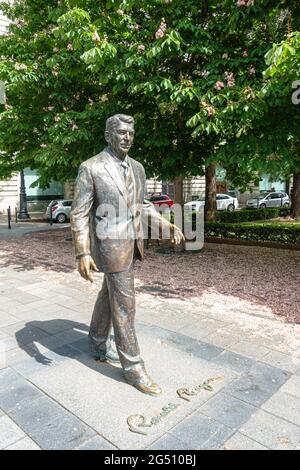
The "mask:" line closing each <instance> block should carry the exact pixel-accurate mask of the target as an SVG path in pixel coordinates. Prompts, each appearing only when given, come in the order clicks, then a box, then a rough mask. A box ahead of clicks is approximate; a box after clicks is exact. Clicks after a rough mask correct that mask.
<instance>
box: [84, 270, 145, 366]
mask: <svg viewBox="0 0 300 470" xmlns="http://www.w3.org/2000/svg"><path fill="white" fill-rule="evenodd" d="M134 321H135V290H134V271H133V266H132V267H131V268H130V269H129V270H128V271H123V272H119V273H105V275H104V281H103V285H102V289H101V291H100V292H99V295H98V298H97V300H96V303H95V307H94V312H93V316H92V321H91V326H90V332H89V341H90V344H91V347H92V349H93V350H94V351H95V352H97V351H107V350H108V349H109V348H110V341H111V333H112V330H113V332H114V337H115V343H116V348H117V351H118V354H119V358H120V362H121V365H122V367H123V369H124V372H125V374H126V373H131V372H133V373H134V374H139V373H140V372H142V371H143V370H144V362H143V360H142V358H141V357H140V349H139V345H138V341H137V337H136V332H135V325H134Z"/></svg>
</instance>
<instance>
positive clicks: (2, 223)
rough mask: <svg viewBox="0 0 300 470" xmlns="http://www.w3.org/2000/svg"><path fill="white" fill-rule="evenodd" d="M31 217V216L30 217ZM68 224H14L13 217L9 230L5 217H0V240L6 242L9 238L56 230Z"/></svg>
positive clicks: (34, 222) (33, 222)
mask: <svg viewBox="0 0 300 470" xmlns="http://www.w3.org/2000/svg"><path fill="white" fill-rule="evenodd" d="M32 216H33V215H32ZM68 226H69V224H56V223H55V224H53V225H52V226H51V225H50V223H49V222H36V221H32V222H17V223H16V222H15V219H14V217H13V218H12V221H11V229H9V228H8V221H7V216H6V215H0V240H6V239H8V238H11V237H22V236H23V235H25V234H26V233H31V232H40V231H47V230H58V229H61V228H65V227H68Z"/></svg>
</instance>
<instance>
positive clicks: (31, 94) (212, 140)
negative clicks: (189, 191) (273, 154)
mask: <svg viewBox="0 0 300 470" xmlns="http://www.w3.org/2000/svg"><path fill="white" fill-rule="evenodd" d="M199 3H200V2H198V1H196V0H153V1H151V2H144V3H143V4H141V2H139V1H137V0H123V1H121V0H107V1H104V0H102V1H99V2H93V1H91V0H50V1H48V2H44V1H42V0H19V1H18V0H17V1H16V2H15V3H14V4H13V5H10V4H7V3H5V2H2V10H3V11H4V12H5V13H6V14H7V16H8V17H9V18H11V19H12V20H13V22H14V24H13V25H12V26H10V32H9V34H8V35H7V36H5V37H3V38H1V39H0V55H1V56H2V62H1V65H0V79H2V80H5V81H6V90H7V105H6V107H5V109H4V110H3V112H2V113H1V115H0V148H1V149H2V154H1V156H0V159H1V161H0V163H1V175H2V176H4V175H9V174H10V173H11V172H13V171H17V170H18V169H20V168H23V167H25V166H30V167H32V168H35V169H37V170H38V172H39V174H40V179H39V184H40V185H41V186H45V185H47V183H48V182H49V181H50V179H51V178H52V177H53V175H55V176H56V177H57V178H58V179H59V180H64V179H69V178H72V177H74V176H75V174H76V171H77V168H78V165H79V163H80V162H81V161H83V160H85V159H87V158H88V157H89V156H91V155H93V154H95V153H96V152H97V151H98V150H99V149H100V148H101V147H102V145H103V143H104V142H103V129H104V123H105V120H106V118H107V117H108V116H110V115H111V114H113V113H115V112H126V113H127V114H132V115H133V116H134V117H135V120H136V130H137V133H136V140H135V141H136V145H135V148H134V149H133V152H132V153H133V157H134V158H137V159H138V160H140V161H141V162H142V163H143V164H144V165H145V166H146V169H147V172H148V175H149V176H150V175H155V176H160V177H161V178H166V179H173V178H174V177H181V178H183V177H190V176H193V175H199V174H201V172H202V171H203V167H206V168H207V171H206V173H207V176H208V175H211V177H210V178H209V177H208V178H207V181H208V185H207V187H208V189H207V194H208V195H210V197H209V198H207V202H208V203H209V204H208V205H207V213H208V217H210V218H213V217H214V209H215V206H214V204H215V197H214V193H215V191H213V190H212V191H211V188H210V180H211V181H213V176H214V171H213V168H214V167H215V165H216V163H222V164H223V166H225V168H228V170H229V173H231V172H232V173H233V172H234V171H233V170H234V168H235V169H236V171H235V173H236V174H240V175H242V177H243V180H244V181H246V177H250V175H252V176H253V172H254V167H255V165H254V166H253V165H252V162H253V161H255V159H256V157H255V155H256V154H257V149H256V147H255V146H253V145H252V144H253V141H251V142H250V144H251V152H250V153H251V165H250V164H249V162H248V161H247V159H246V158H244V154H240V153H239V152H237V153H234V154H232V155H231V157H229V153H228V152H226V151H224V149H229V148H235V147H234V142H235V141H239V142H240V143H241V142H244V141H245V140H247V133H249V132H250V131H251V130H252V129H253V123H254V122H255V123H258V122H259V121H260V120H262V119H264V116H265V114H266V112H267V110H268V106H267V104H266V100H265V97H264V96H263V95H262V94H260V93H259V92H260V90H261V88H262V86H263V85H264V81H265V78H264V76H263V70H264V68H265V62H264V56H265V54H266V52H267V51H268V50H269V49H270V48H271V47H272V44H273V42H276V41H277V40H278V38H280V39H281V38H282V37H283V35H284V34H285V33H284V31H286V23H287V19H286V17H285V14H284V13H285V11H286V8H287V6H288V7H289V9H290V10H292V11H293V10H294V9H295V8H296V5H297V2H295V1H281V2H275V1H273V0H237V1H233V0H225V1H224V2H222V4H220V2H219V1H216V0H211V1H205V2H201V3H200V4H199ZM250 144H249V145H250ZM238 145H240V144H238ZM238 145H237V147H236V149H238V148H239V147H238ZM259 158H260V157H257V161H259ZM259 168H261V167H260V166H259Z"/></svg>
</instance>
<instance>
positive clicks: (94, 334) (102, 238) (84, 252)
mask: <svg viewBox="0 0 300 470" xmlns="http://www.w3.org/2000/svg"><path fill="white" fill-rule="evenodd" d="M105 139H106V141H107V143H108V146H107V147H106V148H105V149H104V150H103V151H102V152H100V153H99V154H98V155H96V156H94V157H92V158H90V159H89V160H87V161H85V162H84V163H82V164H81V165H80V168H79V173H78V177H77V180H76V185H75V195H74V200H73V205H72V211H71V228H72V234H73V241H74V246H75V252H76V258H77V259H78V270H79V273H80V274H81V276H82V277H83V278H84V279H86V280H89V281H91V282H92V281H93V278H92V275H91V271H92V270H94V271H100V272H103V273H104V281H103V285H102V289H101V291H100V292H99V295H98V298H97V301H96V304H95V307H94V312H93V316H92V321H91V326H90V331H89V341H90V344H91V347H92V350H93V352H94V355H95V357H96V358H97V359H100V360H102V361H109V362H117V361H120V362H121V365H122V367H123V371H124V377H125V379H126V381H127V382H128V383H129V384H131V385H133V386H135V387H136V388H137V389H138V390H140V391H141V392H144V393H147V394H150V395H154V396H155V395H159V394H160V393H161V389H160V387H159V386H158V385H157V384H156V383H155V382H154V381H153V380H152V379H151V378H150V377H149V375H148V374H147V372H146V369H145V366H144V362H143V360H142V358H141V356H140V350H139V346H138V341H137V338H136V333H135V325H134V320H135V291H134V271H133V267H134V262H135V260H136V259H139V260H142V259H143V252H144V240H143V238H144V237H143V221H145V220H148V216H149V215H151V218H152V221H154V222H155V221H156V222H159V223H160V224H161V226H162V229H165V228H167V229H169V228H170V226H171V227H172V229H173V239H174V241H175V243H180V242H181V240H182V239H183V234H182V232H181V231H180V230H179V229H178V228H177V227H175V226H173V225H171V224H170V223H169V222H168V221H167V220H165V219H164V218H163V217H161V216H160V214H159V213H158V212H157V211H156V210H155V208H154V207H153V205H152V204H145V203H144V195H145V188H146V176H145V170H144V167H143V166H142V165H141V164H140V163H139V162H137V161H136V160H134V159H132V158H130V157H129V156H128V152H129V150H130V148H131V146H132V144H133V139H134V119H133V118H132V117H131V116H126V115H123V114H117V115H115V116H112V117H110V118H109V119H108V120H107V122H106V131H105ZM112 330H113V332H114V338H115V345H116V349H117V353H116V352H115V351H114V348H113V345H112V343H111V332H112Z"/></svg>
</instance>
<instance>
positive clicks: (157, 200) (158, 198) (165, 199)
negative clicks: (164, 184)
mask: <svg viewBox="0 0 300 470" xmlns="http://www.w3.org/2000/svg"><path fill="white" fill-rule="evenodd" d="M147 199H148V201H150V202H152V204H154V206H155V207H156V208H159V207H160V206H162V205H165V206H166V205H167V206H168V207H170V208H171V207H172V206H173V205H174V201H173V200H172V199H171V198H170V196H169V195H168V194H162V193H151V194H147Z"/></svg>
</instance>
